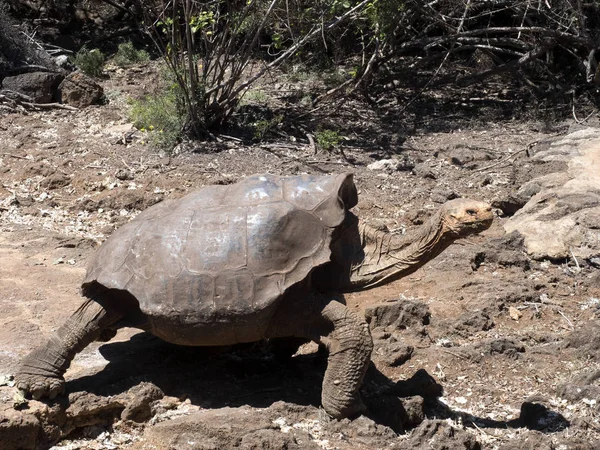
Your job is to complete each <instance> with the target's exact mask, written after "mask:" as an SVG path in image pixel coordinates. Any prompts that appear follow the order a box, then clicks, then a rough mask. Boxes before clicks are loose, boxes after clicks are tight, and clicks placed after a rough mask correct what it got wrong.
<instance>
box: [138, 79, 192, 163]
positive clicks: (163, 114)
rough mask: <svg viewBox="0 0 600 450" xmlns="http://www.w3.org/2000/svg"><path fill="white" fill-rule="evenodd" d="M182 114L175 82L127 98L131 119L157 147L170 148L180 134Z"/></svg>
mask: <svg viewBox="0 0 600 450" xmlns="http://www.w3.org/2000/svg"><path fill="white" fill-rule="evenodd" d="M165 84H166V83H165ZM185 117H186V114H185V109H184V106H183V101H182V98H181V91H180V90H179V86H178V85H177V84H171V86H167V87H165V88H163V89H160V88H159V89H157V91H156V92H155V93H154V94H152V95H147V96H145V97H143V98H141V99H139V100H131V101H130V109H129V118H130V120H131V121H132V122H133V125H134V126H135V127H136V128H137V129H139V130H140V131H142V132H145V133H148V141H149V142H150V144H151V145H152V146H153V147H155V148H157V149H162V150H167V151H170V150H172V149H173V147H174V146H175V145H176V144H177V141H178V140H179V138H180V135H181V131H182V129H183V126H184V124H185Z"/></svg>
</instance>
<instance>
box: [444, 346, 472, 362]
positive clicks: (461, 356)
mask: <svg viewBox="0 0 600 450" xmlns="http://www.w3.org/2000/svg"><path fill="white" fill-rule="evenodd" d="M442 351H443V352H444V353H448V354H449V355H452V356H456V357H457V358H459V359H462V360H464V361H469V358H467V357H466V356H463V355H460V354H458V353H454V352H451V351H450V350H446V349H442Z"/></svg>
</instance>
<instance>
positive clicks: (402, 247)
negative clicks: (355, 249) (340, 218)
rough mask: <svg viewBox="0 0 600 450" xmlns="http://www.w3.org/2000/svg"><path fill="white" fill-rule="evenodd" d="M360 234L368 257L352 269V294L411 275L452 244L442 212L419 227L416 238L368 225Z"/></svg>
mask: <svg viewBox="0 0 600 450" xmlns="http://www.w3.org/2000/svg"><path fill="white" fill-rule="evenodd" d="M360 233H361V239H362V247H363V248H362V250H363V252H364V258H362V260H361V261H360V262H358V263H357V264H355V265H353V266H352V268H351V269H350V286H349V288H350V289H349V290H350V291H357V290H362V289H370V288H372V287H376V286H380V285H382V284H386V283H390V282H392V281H394V280H397V279H399V278H402V277H405V276H407V275H410V274H411V273H413V272H415V271H416V270H417V269H419V268H420V267H422V266H423V265H425V264H426V263H427V262H428V261H430V260H432V259H433V258H435V257H436V256H437V255H439V254H440V253H441V252H442V251H444V249H445V248H447V247H448V246H449V245H450V244H451V243H452V239H449V238H448V237H447V234H445V233H444V225H443V221H442V218H441V215H440V214H439V213H436V214H434V215H433V217H431V219H430V220H429V221H428V222H427V223H426V224H425V225H423V226H422V227H421V228H419V230H418V232H417V235H416V236H415V235H411V236H410V237H408V236H397V235H393V234H391V233H388V232H385V231H379V230H375V229H373V228H372V227H369V226H368V225H361V227H360Z"/></svg>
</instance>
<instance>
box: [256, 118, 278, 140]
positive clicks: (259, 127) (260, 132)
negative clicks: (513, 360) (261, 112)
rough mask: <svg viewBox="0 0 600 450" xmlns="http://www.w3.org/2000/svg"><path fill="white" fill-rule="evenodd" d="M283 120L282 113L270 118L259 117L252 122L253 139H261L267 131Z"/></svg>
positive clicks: (270, 130)
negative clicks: (259, 118)
mask: <svg viewBox="0 0 600 450" xmlns="http://www.w3.org/2000/svg"><path fill="white" fill-rule="evenodd" d="M281 122H283V115H281V114H277V115H276V116H275V117H273V118H272V119H261V120H257V121H256V122H254V124H253V125H254V140H256V141H262V140H263V139H264V138H265V137H267V135H268V134H269V133H271V132H272V131H273V130H274V129H276V128H277V126H279V124H280V123H281Z"/></svg>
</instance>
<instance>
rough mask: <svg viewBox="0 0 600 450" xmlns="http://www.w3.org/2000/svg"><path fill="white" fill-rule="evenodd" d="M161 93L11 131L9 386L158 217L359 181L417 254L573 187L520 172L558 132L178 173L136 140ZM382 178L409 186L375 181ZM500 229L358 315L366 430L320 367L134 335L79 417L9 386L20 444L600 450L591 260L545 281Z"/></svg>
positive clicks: (501, 129)
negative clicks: (337, 402)
mask: <svg viewBox="0 0 600 450" xmlns="http://www.w3.org/2000/svg"><path fill="white" fill-rule="evenodd" d="M155 76H156V75H155V72H154V71H153V69H152V66H148V67H144V68H142V69H141V72H138V73H136V83H132V81H131V80H129V81H128V77H129V75H127V74H126V73H124V72H114V73H111V78H110V79H108V80H104V81H103V84H104V86H103V87H104V90H105V93H106V95H107V97H108V98H109V99H110V103H109V104H108V105H104V106H93V107H89V108H86V109H85V110H81V111H76V112H71V111H48V112H44V113H40V112H32V113H29V114H6V115H5V116H3V118H2V123H0V139H1V140H2V142H3V143H4V146H3V148H4V150H3V151H2V152H1V153H0V177H1V183H0V292H2V296H0V310H1V311H2V314H1V315H0V374H6V375H9V374H12V373H14V372H15V370H16V367H17V365H18V362H19V360H20V359H21V358H22V357H23V356H24V355H25V354H27V353H28V352H29V351H30V350H31V349H32V348H33V347H34V346H35V345H36V344H37V343H38V342H40V341H42V340H43V339H45V338H47V337H48V336H49V334H50V333H51V331H52V330H54V329H56V327H57V326H59V325H60V324H61V323H62V322H63V320H64V319H65V317H66V316H67V315H68V314H69V313H70V312H71V311H72V310H73V309H74V308H75V307H76V305H77V304H78V302H79V294H78V288H79V284H80V282H81V280H82V278H83V275H84V271H85V266H86V263H87V261H88V260H89V259H90V256H91V254H92V252H93V251H94V249H95V248H96V247H97V245H98V244H99V243H100V242H101V241H103V240H104V239H105V237H106V236H107V235H109V234H110V233H111V232H112V231H113V230H114V229H115V228H116V227H117V226H119V225H121V224H123V223H125V222H126V221H128V220H130V219H131V218H132V217H134V216H135V215H136V214H137V213H138V212H139V211H140V210H142V209H144V208H146V207H148V206H149V205H151V204H153V203H156V202H158V201H160V200H162V199H165V198H176V197H180V196H182V195H184V194H185V193H187V192H189V191H190V190H192V189H194V188H197V187H200V186H204V185H208V184H217V183H218V184H223V183H231V182H233V181H235V180H237V179H239V178H241V177H243V176H246V175H250V174H253V173H261V172H270V173H275V174H294V173H302V172H308V173H323V172H345V171H352V172H354V173H355V181H356V184H357V186H358V188H359V199H360V200H359V204H358V206H357V208H355V212H356V213H357V215H358V216H359V217H360V218H361V220H365V221H367V222H369V223H370V224H371V225H373V226H376V227H385V228H387V229H388V230H391V231H392V232H395V233H411V232H413V230H414V229H415V227H417V226H418V225H419V224H420V223H423V221H424V220H426V219H427V217H428V216H429V215H430V214H431V212H432V211H433V210H434V209H435V208H436V207H437V206H439V204H440V203H442V202H444V201H446V200H447V199H450V198H455V197H472V198H476V199H481V200H486V201H488V202H492V201H494V200H502V199H508V198H509V197H510V195H517V194H518V195H521V194H522V193H523V191H522V190H521V191H520V189H522V187H523V186H527V183H528V182H530V181H531V180H532V179H534V178H536V177H537V176H538V175H544V176H546V177H554V178H553V180H554V182H555V184H557V183H559V181H560V180H558V178H559V175H558V174H560V173H561V171H562V169H563V168H564V164H563V163H556V162H553V161H538V160H535V161H534V159H532V158H530V157H529V156H527V152H526V151H525V150H526V149H527V148H535V145H541V144H535V143H536V142H537V143H540V142H542V143H543V142H550V141H553V140H555V139H556V136H555V134H553V132H546V131H543V130H545V128H544V127H540V126H539V125H538V124H532V123H530V124H527V123H524V124H518V123H513V122H507V123H490V124H488V126H486V127H485V128H484V127H480V128H477V127H471V128H466V129H460V130H459V129H455V130H453V131H450V132H443V133H441V132H437V133H430V132H425V131H421V132H410V133H409V132H407V131H403V130H400V131H397V132H394V133H392V134H390V132H389V131H385V130H386V129H383V128H380V130H379V131H381V134H382V135H386V139H383V141H385V142H387V143H388V144H387V145H385V146H379V145H378V144H377V142H380V141H382V139H375V137H374V136H373V138H372V140H371V141H368V140H365V134H364V133H361V134H360V136H359V135H358V134H357V135H356V136H355V135H349V136H348V140H347V141H345V142H346V145H345V146H344V154H345V158H344V157H343V156H342V155H341V154H338V153H323V152H320V153H317V154H316V155H315V151H314V148H313V147H312V146H311V144H310V142H309V141H308V139H305V137H303V136H301V135H300V137H294V139H291V137H290V136H287V135H286V134H285V133H282V136H281V140H280V141H278V142H274V143H269V144H263V145H251V144H248V145H246V144H244V143H242V142H239V141H238V140H235V139H230V138H228V137H226V136H222V137H220V142H216V143H207V144H205V143H190V144H187V145H183V146H181V147H180V148H179V153H178V154H176V155H173V156H169V155H165V154H163V153H161V152H157V151H155V150H152V149H151V148H149V147H148V145H147V144H146V140H147V139H146V138H145V137H144V136H143V135H142V134H141V133H140V132H134V133H133V138H132V139H130V140H125V139H123V136H124V134H126V133H129V132H130V131H132V130H131V124H129V123H128V122H127V119H126V114H125V107H126V99H127V97H126V95H125V94H128V95H137V94H139V92H141V90H143V88H144V86H146V85H149V84H151V83H152V80H154V79H155ZM264 89H265V91H268V90H269V86H265V88H264ZM268 93H269V95H271V93H270V92H268ZM365 114H366V115H365ZM361 116H364V117H366V119H367V120H368V121H369V123H370V124H371V125H372V126H377V121H376V114H375V113H374V112H373V111H370V110H365V107H364V105H358V106H357V105H353V104H351V103H349V104H346V105H345V106H343V107H341V108H340V111H339V115H338V116H336V117H334V119H333V120H340V121H345V124H346V125H347V126H349V125H351V124H353V126H354V127H355V128H356V129H360V128H361V125H360V124H361V123H362V121H364V120H365V118H364V117H361ZM348 128H351V127H348ZM359 137H360V139H363V140H360V139H359ZM124 142H126V143H124ZM389 143H395V144H394V146H392V145H391V144H389ZM359 144H360V145H359ZM531 145H534V147H531ZM548 145H549V144H548ZM532 153H534V152H532ZM382 158H387V159H394V160H398V161H400V164H396V165H392V166H390V165H384V166H382V168H381V169H377V168H375V169H367V166H368V165H369V164H371V163H373V162H376V161H378V160H380V159H382ZM349 161H353V162H352V163H350V162H349ZM561 164H563V165H561ZM390 167H391V168H390ZM524 167H527V170H525V169H524ZM547 180H549V181H548V182H550V181H551V180H550V178H547ZM530 187H531V185H530ZM534 191H535V189H533V190H531V189H530V190H529V191H528V192H529V194H531V193H532V192H534ZM534 195H536V193H533V194H531V195H530V197H526V198H531V197H533V196H534ZM501 204H502V205H504V204H506V203H501ZM513 204H514V202H513ZM565 204H567V205H571V204H572V202H571V200H565ZM499 205H500V203H499ZM505 213H506V211H503V213H502V214H500V216H499V217H498V218H497V220H496V222H495V224H494V226H493V227H492V228H491V229H490V230H488V231H486V232H485V233H483V234H482V235H480V236H477V237H473V238H470V239H468V240H466V241H462V242H458V243H456V244H454V245H452V246H451V247H450V248H449V249H448V250H446V251H445V252H444V253H443V254H442V255H440V256H439V257H438V258H436V259H435V260H434V261H432V262H431V263H429V264H427V265H426V266H425V267H423V268H422V269H420V270H419V271H417V272H415V273H414V274H413V275H411V276H409V277H407V278H405V279H402V280H399V281H397V282H395V283H392V284H390V285H387V286H383V287H381V288H377V289H373V290H371V291H368V292H362V293H356V294H351V295H348V296H347V298H346V300H347V302H348V304H349V305H350V307H351V308H353V309H355V310H356V311H358V312H360V313H361V314H362V313H364V312H365V311H366V312H367V315H368V316H369V315H370V317H371V318H372V319H371V320H372V324H373V329H372V334H373V336H374V339H375V352H374V356H373V365H372V367H371V369H370V370H369V374H368V375H367V379H366V381H365V386H364V388H363V397H364V398H365V403H366V404H367V406H368V408H369V414H367V416H365V417H361V418H359V419H356V420H354V421H348V420H345V421H341V422H335V421H330V420H329V419H328V418H327V417H324V415H323V414H322V413H321V412H320V411H319V409H318V406H319V402H320V386H321V381H322V376H323V370H324V366H325V360H324V359H323V356H322V355H321V354H320V353H319V351H318V349H316V348H311V347H306V348H303V350H302V351H300V352H299V353H298V354H297V355H296V356H295V357H294V358H291V360H289V361H288V362H287V363H283V362H281V361H280V360H279V359H277V358H276V357H275V356H274V354H273V352H272V351H271V350H270V349H269V348H268V347H265V346H264V345H263V344H259V345H257V346H252V347H250V348H248V347H245V348H233V349H220V350H216V349H189V348H178V347H174V346H172V345H168V344H165V343H164V342H161V341H158V340H157V339H155V338H152V337H149V336H147V335H145V334H138V333H136V332H135V331H134V330H130V329H126V330H121V331H119V333H118V335H117V337H116V338H115V339H113V340H112V341H111V342H109V343H94V344H93V345H91V346H90V347H88V348H87V349H86V350H85V351H84V352H83V353H81V354H80V355H78V357H77V358H76V359H75V361H74V363H73V365H72V366H71V368H70V369H69V371H68V372H67V396H65V397H62V398H61V399H59V400H58V401H56V402H50V401H48V402H44V403H41V402H34V401H31V402H29V404H28V405H22V406H19V407H18V408H17V409H14V408H13V403H17V404H18V403H19V399H15V398H14V395H15V389H14V388H12V387H10V381H9V380H8V379H6V381H5V382H2V383H1V384H4V386H3V387H2V388H1V390H0V395H1V396H2V403H3V405H5V406H4V407H3V408H4V409H3V410H2V411H1V412H0V414H2V415H3V417H5V418H8V419H6V420H7V421H8V422H7V421H1V420H0V436H2V439H4V441H3V444H5V445H6V446H7V445H9V443H11V442H19V443H20V445H21V446H22V447H23V448H35V446H37V447H38V448H47V447H49V446H50V444H51V443H54V442H57V441H58V442H59V443H58V444H57V447H56V448H83V449H95V448H133V449H146V448H147V449H149V448H153V447H152V446H154V447H158V448H194V449H201V448H248V449H250V448H278V449H279V448H288V449H295V448H298V449H300V448H303V449H304V448H307V449H308V448H326V449H333V448H336V449H348V450H349V449H363V448H364V449H374V448H398V449H404V448H406V449H408V448H416V447H418V446H421V445H425V443H427V442H430V443H435V446H434V448H451V449H476V448H483V449H500V448H505V449H511V448H514V449H516V448H534V447H536V448H537V447H539V448H560V445H565V446H566V447H565V448H582V449H587V448H590V449H591V448H593V445H595V444H594V443H595V442H597V441H598V439H600V434H599V433H598V430H599V429H600V423H599V421H598V420H599V419H598V418H599V416H598V406H597V403H596V399H595V398H594V397H593V396H594V395H595V393H596V392H597V379H596V378H593V377H592V378H590V377H589V376H588V375H589V374H590V373H594V371H597V370H600V362H599V361H598V360H597V355H596V352H597V348H596V347H597V346H596V344H595V341H596V339H595V337H594V336H595V335H594V331H593V330H595V329H597V327H596V322H597V320H598V316H599V315H600V300H598V299H599V298H600V292H599V291H600V289H599V288H598V269H597V268H594V266H592V265H590V264H587V263H586V262H585V261H584V260H582V259H580V258H577V260H575V259H573V258H570V257H567V258H565V259H563V260H561V261H560V262H558V263H552V262H550V261H547V260H543V259H541V260H534V259H532V258H531V257H530V256H529V255H528V254H527V252H526V248H525V246H524V245H525V244H524V241H523V239H522V238H521V237H519V236H518V235H513V234H510V235H506V234H505V231H504V228H503V227H504V225H505V224H506V223H507V221H508V220H509V219H508V218H506V217H504V216H505V215H507V214H505ZM517 214H519V213H518V212H517ZM584 325H585V326H584ZM584 330H589V334H587V335H584V334H581V333H583V332H584ZM578 333H580V334H579V335H578ZM586 376H588V378H585V377H586ZM578 389H579V391H578ZM576 392H585V393H587V394H585V395H584V396H579V395H576ZM533 396H535V398H534V399H533V400H532V397H533ZM532 405H533V406H532ZM6 423H11V424H13V426H12V428H11V429H10V430H8V429H3V428H2V427H3V425H2V424H6ZM42 425H43V427H42ZM36 430H37V431H36ZM40 430H41V431H40ZM3 433H4V434H3ZM6 433H8V434H6ZM10 433H13V434H12V435H10ZM15 433H16V434H15ZM10 436H19V440H18V441H15V439H17V438H14V437H10ZM10 445H13V447H14V444H10Z"/></svg>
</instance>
